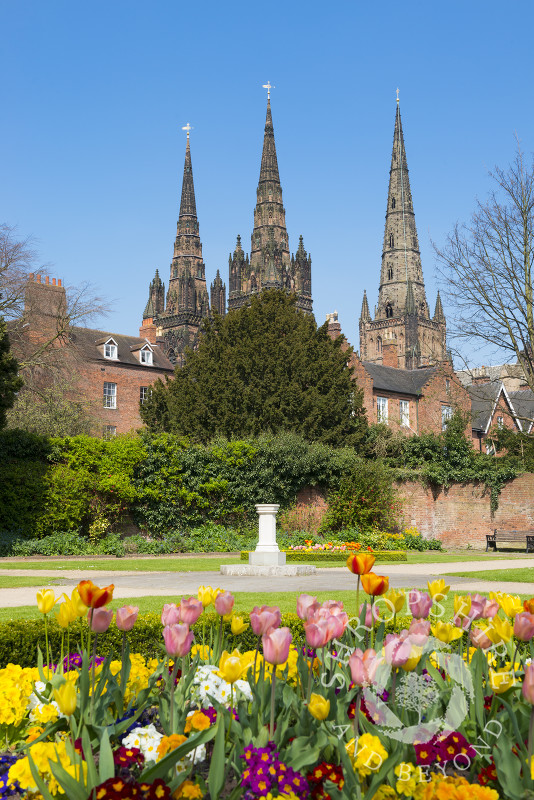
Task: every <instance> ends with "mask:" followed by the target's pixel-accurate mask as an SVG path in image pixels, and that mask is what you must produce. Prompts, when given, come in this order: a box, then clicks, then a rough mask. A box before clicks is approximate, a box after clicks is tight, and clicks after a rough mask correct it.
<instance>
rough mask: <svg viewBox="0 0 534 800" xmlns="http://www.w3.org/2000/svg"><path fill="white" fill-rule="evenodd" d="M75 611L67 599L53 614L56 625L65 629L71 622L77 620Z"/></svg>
mask: <svg viewBox="0 0 534 800" xmlns="http://www.w3.org/2000/svg"><path fill="white" fill-rule="evenodd" d="M77 616H78V615H77V614H76V609H75V608H74V606H73V604H72V602H71V601H70V600H69V599H66V600H64V602H63V603H61V605H60V606H59V608H58V610H57V611H56V613H55V617H56V620H57V622H58V625H60V626H61V627H62V628H67V627H68V626H69V625H70V623H71V622H74V620H75V619H77Z"/></svg>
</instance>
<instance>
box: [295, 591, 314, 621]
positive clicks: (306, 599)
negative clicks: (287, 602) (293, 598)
mask: <svg viewBox="0 0 534 800" xmlns="http://www.w3.org/2000/svg"><path fill="white" fill-rule="evenodd" d="M318 608H319V603H318V602H317V598H316V597H312V596H311V594H301V595H299V597H297V616H299V617H300V619H302V620H306V619H308V617H309V616H310V614H313V612H314V611H315V610H316V609H318Z"/></svg>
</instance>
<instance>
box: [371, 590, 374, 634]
mask: <svg viewBox="0 0 534 800" xmlns="http://www.w3.org/2000/svg"><path fill="white" fill-rule="evenodd" d="M374 605H375V598H374V595H371V647H374V644H375V614H374V611H375V609H374Z"/></svg>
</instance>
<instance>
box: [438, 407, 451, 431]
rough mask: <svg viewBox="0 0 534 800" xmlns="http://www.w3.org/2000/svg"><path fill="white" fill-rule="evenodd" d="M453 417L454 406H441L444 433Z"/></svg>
mask: <svg viewBox="0 0 534 800" xmlns="http://www.w3.org/2000/svg"><path fill="white" fill-rule="evenodd" d="M452 415H453V410H452V406H441V430H442V431H444V430H445V428H446V427H447V422H448V421H449V420H450V418H451V417H452Z"/></svg>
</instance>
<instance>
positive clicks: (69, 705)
mask: <svg viewBox="0 0 534 800" xmlns="http://www.w3.org/2000/svg"><path fill="white" fill-rule="evenodd" d="M54 700H55V701H56V703H57V704H58V706H59V710H60V711H61V713H62V714H65V715H66V716H67V717H70V715H71V714H74V712H75V710H76V704H77V695H76V687H75V685H74V681H65V683H63V684H62V685H61V686H60V687H59V689H54Z"/></svg>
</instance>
